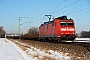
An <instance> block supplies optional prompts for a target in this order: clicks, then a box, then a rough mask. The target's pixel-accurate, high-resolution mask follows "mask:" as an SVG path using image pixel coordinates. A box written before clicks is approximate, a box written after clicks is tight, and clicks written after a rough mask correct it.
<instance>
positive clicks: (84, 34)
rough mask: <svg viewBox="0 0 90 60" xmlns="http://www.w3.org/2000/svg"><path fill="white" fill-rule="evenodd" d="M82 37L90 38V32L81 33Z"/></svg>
mask: <svg viewBox="0 0 90 60" xmlns="http://www.w3.org/2000/svg"><path fill="white" fill-rule="evenodd" d="M80 35H81V37H82V38H90V31H81V33H80Z"/></svg>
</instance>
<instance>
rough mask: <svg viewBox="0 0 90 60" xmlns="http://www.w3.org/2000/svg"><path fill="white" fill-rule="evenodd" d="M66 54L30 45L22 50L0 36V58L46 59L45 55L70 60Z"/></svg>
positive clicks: (3, 59)
mask: <svg viewBox="0 0 90 60" xmlns="http://www.w3.org/2000/svg"><path fill="white" fill-rule="evenodd" d="M21 44H22V43H21ZM22 45H25V44H22ZM68 54H69V53H65V54H63V53H62V52H57V51H53V50H48V51H46V50H40V49H37V48H35V47H32V46H30V48H28V49H27V50H25V51H23V50H21V48H20V47H19V46H17V45H16V44H14V43H13V42H11V41H9V40H8V39H5V38H0V60H46V59H45V57H48V58H49V59H51V60H70V56H67V55H68Z"/></svg>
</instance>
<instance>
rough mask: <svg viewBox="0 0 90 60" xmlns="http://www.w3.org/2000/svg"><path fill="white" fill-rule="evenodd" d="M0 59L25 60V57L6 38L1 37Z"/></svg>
mask: <svg viewBox="0 0 90 60" xmlns="http://www.w3.org/2000/svg"><path fill="white" fill-rule="evenodd" d="M0 60H24V58H23V57H22V55H21V54H20V53H19V52H18V51H17V49H16V48H15V47H14V46H13V45H12V44H11V43H9V42H8V41H6V40H5V38H0Z"/></svg>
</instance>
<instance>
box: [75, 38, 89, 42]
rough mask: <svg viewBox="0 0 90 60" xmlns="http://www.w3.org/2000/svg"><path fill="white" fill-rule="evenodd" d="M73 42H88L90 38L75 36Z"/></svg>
mask: <svg viewBox="0 0 90 60" xmlns="http://www.w3.org/2000/svg"><path fill="white" fill-rule="evenodd" d="M74 41H75V42H88V43H90V38H75V40H74Z"/></svg>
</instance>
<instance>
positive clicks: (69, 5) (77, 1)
mask: <svg viewBox="0 0 90 60" xmlns="http://www.w3.org/2000/svg"><path fill="white" fill-rule="evenodd" d="M80 1H81V0H78V1H76V2H73V3H71V4H69V5H67V6H64V7H63V8H60V9H58V10H56V11H54V12H52V13H51V14H54V13H56V12H58V11H60V10H62V9H65V8H67V7H69V6H71V5H73V4H76V3H78V2H80Z"/></svg>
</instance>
